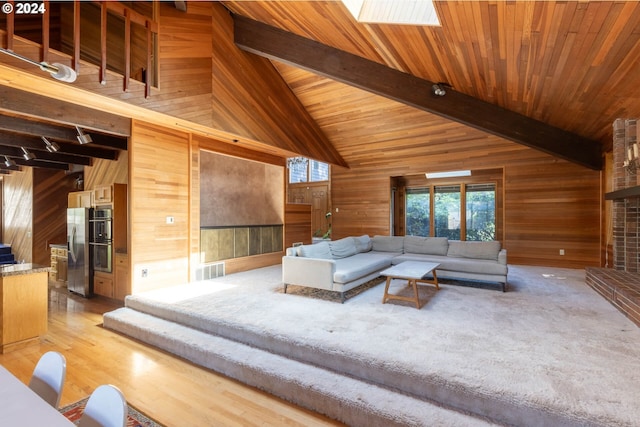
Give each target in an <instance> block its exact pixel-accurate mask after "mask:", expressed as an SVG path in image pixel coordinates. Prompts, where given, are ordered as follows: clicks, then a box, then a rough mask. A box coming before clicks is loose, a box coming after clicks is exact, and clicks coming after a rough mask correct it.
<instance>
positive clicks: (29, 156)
mask: <svg viewBox="0 0 640 427" xmlns="http://www.w3.org/2000/svg"><path fill="white" fill-rule="evenodd" d="M20 149H21V150H22V157H24V159H25V160H26V161H29V160H33V159H35V158H36V155H35V154H33V153H32V152H31V151H29V150H27V149H26V148H24V147H20Z"/></svg>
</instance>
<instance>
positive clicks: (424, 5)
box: [342, 0, 440, 26]
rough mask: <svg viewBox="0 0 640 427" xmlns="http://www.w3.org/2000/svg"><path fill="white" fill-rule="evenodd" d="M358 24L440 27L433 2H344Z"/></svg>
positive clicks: (412, 0)
mask: <svg viewBox="0 0 640 427" xmlns="http://www.w3.org/2000/svg"><path fill="white" fill-rule="evenodd" d="M342 4H344V6H345V7H346V8H347V9H348V10H349V12H350V13H351V14H352V15H353V17H354V18H356V20H357V21H358V22H367V23H375V24H400V25H402V24H405V25H438V26H439V25H440V20H439V19H438V14H437V13H436V8H435V6H434V4H433V1H432V0H393V1H391V0H342Z"/></svg>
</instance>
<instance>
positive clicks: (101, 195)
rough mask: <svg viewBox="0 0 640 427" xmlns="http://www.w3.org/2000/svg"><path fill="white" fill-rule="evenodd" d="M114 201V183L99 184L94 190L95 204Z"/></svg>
mask: <svg viewBox="0 0 640 427" xmlns="http://www.w3.org/2000/svg"><path fill="white" fill-rule="evenodd" d="M111 202H113V185H99V186H97V187H96V188H94V190H93V203H94V205H95V206H98V205H105V204H110V203H111Z"/></svg>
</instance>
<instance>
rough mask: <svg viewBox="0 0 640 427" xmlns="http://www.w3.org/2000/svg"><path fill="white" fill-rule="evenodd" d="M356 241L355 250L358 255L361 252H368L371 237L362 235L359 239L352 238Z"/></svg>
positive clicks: (370, 245)
mask: <svg viewBox="0 0 640 427" xmlns="http://www.w3.org/2000/svg"><path fill="white" fill-rule="evenodd" d="M353 239H354V240H355V241H356V248H357V249H358V253H361V252H369V251H370V250H371V247H372V246H373V243H372V242H371V237H369V235H367V234H364V235H362V236H360V237H354V238H353Z"/></svg>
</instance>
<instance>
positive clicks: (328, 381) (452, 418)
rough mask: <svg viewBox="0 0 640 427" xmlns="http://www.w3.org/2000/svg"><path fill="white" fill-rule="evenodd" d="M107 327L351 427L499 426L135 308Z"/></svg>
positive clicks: (107, 318) (116, 315)
mask: <svg viewBox="0 0 640 427" xmlns="http://www.w3.org/2000/svg"><path fill="white" fill-rule="evenodd" d="M104 326H105V328H108V329H112V330H114V331H117V332H120V333H123V334H126V335H128V336H130V337H133V338H135V339H138V340H140V341H143V342H145V343H147V344H150V345H153V346H156V347H158V348H161V349H164V350H166V351H169V352H171V353H173V354H176V355H178V356H180V357H182V358H185V359H187V360H189V361H191V362H193V363H196V364H198V365H201V366H204V367H206V368H209V369H212V370H214V371H217V372H220V373H222V374H224V375H226V376H229V377H231V378H234V379H237V380H239V381H242V382H243V383H246V384H248V385H251V386H254V387H257V388H259V389H262V390H265V391H267V392H269V393H271V394H273V395H275V396H278V397H281V398H283V399H285V400H288V401H290V402H293V403H295V404H297V405H300V406H302V407H306V408H309V409H311V410H313V411H316V412H319V413H321V414H325V415H327V416H329V417H331V418H333V419H336V420H339V421H341V422H344V423H346V424H348V425H351V426H371V427H373V426H380V427H387V426H447V427H450V426H478V427H481V426H491V425H497V424H492V423H491V422H488V421H486V420H483V419H480V418H477V417H474V416H471V415H467V414H463V413H460V412H457V411H454V410H451V409H448V408H444V407H441V406H439V405H436V404H434V403H431V402H428V401H426V400H421V399H417V398H415V397H410V396H408V395H405V394H402V393H398V392H396V391H394V390H392V389H388V388H384V387H381V386H377V385H374V384H371V383H367V382H364V381H361V380H358V379H355V378H352V377H348V376H343V375H340V374H338V373H335V372H332V371H329V370H326V369H322V368H319V367H316V366H312V365H309V364H305V363H301V362H298V361H295V360H292V359H289V358H286V357H283V356H279V355H276V354H273V353H270V352H268V351H264V350H261V349H258V348H255V347H252V346H248V345H245V344H242V343H239V342H236V341H232V340H228V339H225V338H222V337H219V336H215V335H211V334H207V333H205V332H201V331H198V330H196V329H192V328H189V327H186V326H183V325H180V324H177V323H174V322H170V321H167V320H163V319H160V318H158V317H155V316H151V315H148V314H145V313H141V312H138V311H136V310H132V309H130V308H121V309H118V310H115V311H113V312H110V313H106V314H105V315H104Z"/></svg>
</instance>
